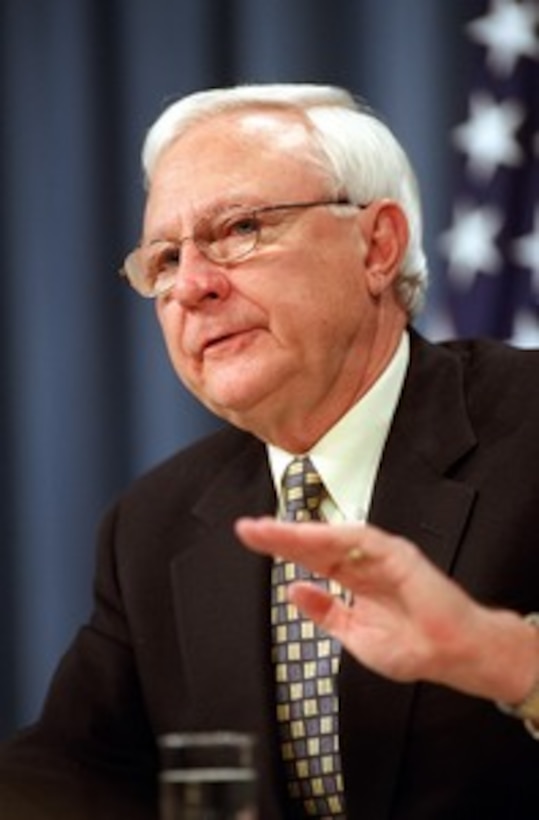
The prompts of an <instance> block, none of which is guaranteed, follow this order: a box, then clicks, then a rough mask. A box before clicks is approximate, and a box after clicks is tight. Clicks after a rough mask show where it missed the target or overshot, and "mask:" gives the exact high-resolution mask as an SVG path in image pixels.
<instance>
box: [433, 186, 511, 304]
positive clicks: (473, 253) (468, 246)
mask: <svg viewBox="0 0 539 820" xmlns="http://www.w3.org/2000/svg"><path fill="white" fill-rule="evenodd" d="M501 226H502V218H501V215H500V213H499V211H498V209H497V208H493V207H491V206H490V205H486V206H484V207H477V208H474V207H473V206H471V205H470V204H469V203H463V202H460V203H457V205H456V207H455V213H454V218H453V225H452V227H451V228H450V229H449V230H447V231H445V233H443V234H442V235H441V237H440V247H441V249H442V251H443V253H444V255H445V256H446V257H447V260H448V272H449V275H450V277H451V280H452V281H453V283H454V284H455V285H457V286H460V287H462V288H469V287H470V286H471V285H472V284H473V282H474V280H475V277H476V275H477V273H478V272H479V271H481V272H482V273H489V274H496V273H498V272H499V271H500V269H501V264H502V259H501V255H500V252H499V250H498V249H497V247H496V237H497V235H498V233H499V231H500V228H501Z"/></svg>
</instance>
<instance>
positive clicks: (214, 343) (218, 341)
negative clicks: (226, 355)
mask: <svg viewBox="0 0 539 820" xmlns="http://www.w3.org/2000/svg"><path fill="white" fill-rule="evenodd" d="M256 331H257V328H255V327H252V326H249V327H241V328H235V329H234V330H226V331H224V332H221V333H212V334H211V336H209V337H208V338H205V339H202V340H200V341H199V342H198V344H197V345H195V350H196V355H197V356H198V358H203V357H204V356H205V355H207V354H210V355H211V354H212V353H216V352H218V351H220V350H224V349H225V348H227V349H229V348H231V347H232V346H233V345H238V346H239V345H241V344H242V343H244V342H245V341H247V339H248V337H249V336H251V335H252V334H253V333H255V332H256Z"/></svg>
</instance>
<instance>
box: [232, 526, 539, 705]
mask: <svg viewBox="0 0 539 820" xmlns="http://www.w3.org/2000/svg"><path fill="white" fill-rule="evenodd" d="M236 532H237V534H238V536H239V537H240V539H241V540H242V541H243V542H244V543H245V544H246V545H247V546H248V547H249V548H251V549H252V550H254V551H256V552H260V553H265V554H268V555H272V556H275V557H276V556H280V557H282V558H285V559H288V560H291V561H294V562H296V563H299V564H302V565H304V566H305V567H307V568H308V569H310V570H311V571H313V572H315V573H318V574H319V575H323V576H326V577H331V578H334V579H336V580H337V581H339V582H340V583H341V584H342V586H343V587H344V588H345V589H346V590H347V591H348V593H349V595H348V600H347V599H346V596H345V599H344V600H343V599H340V598H333V597H332V596H331V595H329V594H328V593H327V592H326V591H324V590H322V589H321V588H320V587H318V586H316V584H315V583H307V582H295V583H293V584H291V585H290V589H289V600H290V601H291V602H292V603H294V604H295V605H296V606H297V607H298V609H300V610H301V611H302V612H303V614H304V615H306V616H307V617H309V618H311V619H312V620H313V621H314V622H315V623H317V624H318V625H319V626H320V627H322V628H323V629H324V630H326V631H327V632H328V633H330V634H332V635H333V636H335V637H336V638H338V639H339V640H340V641H341V643H342V645H343V646H344V647H345V648H346V649H347V650H348V652H350V653H351V654H352V655H354V656H355V657H356V658H357V659H358V660H359V661H360V662H362V663H363V664H365V665H366V666H368V667H369V668H371V669H373V670H374V671H376V672H378V673H380V674H382V675H385V676H387V677H389V678H392V679H393V680H396V681H415V680H427V681H433V682H437V683H441V684H445V685H447V686H451V687H453V688H456V689H458V690H460V691H463V692H467V693H469V694H474V695H479V696H483V697H486V698H490V699H493V700H502V701H506V702H518V701H520V700H521V699H522V698H524V697H525V696H526V695H527V694H528V692H529V691H530V690H531V688H532V686H533V685H534V683H535V681H536V679H537V676H538V674H539V641H538V637H537V632H536V629H535V628H534V627H532V626H530V624H528V623H526V622H525V621H524V620H523V619H522V617H520V616H518V615H517V614H516V613H513V612H508V611H502V610H494V609H490V608H487V607H484V606H481V605H480V604H479V603H477V602H476V601H474V600H473V599H472V598H471V597H470V596H469V595H468V594H466V592H465V591H464V590H462V589H461V588H460V587H459V586H457V584H455V583H454V582H453V581H452V580H450V579H449V578H447V577H446V576H445V575H444V574H443V573H442V572H440V571H439V570H438V569H437V568H436V567H435V566H434V565H433V564H432V563H431V562H430V561H428V560H427V558H426V557H425V556H424V555H423V554H422V553H421V551H420V550H419V548H418V547H416V546H415V545H414V544H412V543H410V542H409V541H407V540H405V539H404V538H400V537H398V536H394V535H390V534H388V533H386V532H383V531H382V530H379V529H376V528H374V527H372V526H367V525H365V526H363V525H361V524H342V525H329V524H320V523H305V524H295V523H294V524H289V523H284V522H281V521H277V520H275V519H273V518H261V519H248V518H243V519H240V520H239V521H238V522H237V524H236Z"/></svg>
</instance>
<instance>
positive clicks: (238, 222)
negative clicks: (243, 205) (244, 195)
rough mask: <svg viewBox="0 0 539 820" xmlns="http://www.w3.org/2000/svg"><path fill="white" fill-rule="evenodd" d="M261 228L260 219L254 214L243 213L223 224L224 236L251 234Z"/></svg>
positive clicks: (222, 232)
mask: <svg viewBox="0 0 539 820" xmlns="http://www.w3.org/2000/svg"><path fill="white" fill-rule="evenodd" d="M259 230H260V219H258V218H257V217H256V216H254V215H253V214H241V215H240V216H236V217H234V218H232V219H228V220H227V221H226V222H224V223H223V224H222V225H221V234H222V236H251V235H253V234H256V233H258V231H259Z"/></svg>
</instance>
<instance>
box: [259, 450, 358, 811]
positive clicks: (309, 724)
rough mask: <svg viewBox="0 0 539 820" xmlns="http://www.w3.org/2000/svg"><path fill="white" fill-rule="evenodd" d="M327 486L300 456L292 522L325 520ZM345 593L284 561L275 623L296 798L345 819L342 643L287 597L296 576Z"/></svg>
mask: <svg viewBox="0 0 539 820" xmlns="http://www.w3.org/2000/svg"><path fill="white" fill-rule="evenodd" d="M324 493H325V490H324V486H323V484H322V482H321V480H320V476H319V475H318V473H317V472H316V470H315V469H314V467H313V465H312V463H311V461H310V460H309V459H308V458H306V457H304V458H296V459H294V461H293V462H292V463H291V464H290V465H289V467H288V468H287V470H286V473H285V477H284V481H283V497H284V502H285V515H284V518H285V520H288V521H319V520H320V503H321V501H322V498H323V496H324ZM313 577H314V579H315V580H316V581H317V583H320V584H325V586H326V588H327V589H330V591H332V592H334V593H336V594H339V593H340V591H341V590H340V587H339V585H338V584H336V583H335V584H334V582H332V581H329V582H328V581H327V580H326V579H320V578H319V576H313V575H312V573H309V571H308V570H306V569H304V568H303V567H300V566H298V565H297V564H293V563H292V562H290V561H284V560H279V559H276V560H275V562H274V565H273V572H272V607H271V620H272V630H273V663H274V668H275V675H276V682H277V690H276V691H277V718H278V724H279V731H280V737H281V750H282V754H283V759H284V762H285V765H286V770H287V775H288V786H289V792H290V796H291V797H292V798H293V799H294V800H297V801H299V802H300V803H301V804H302V805H303V807H304V809H305V812H306V813H307V815H308V816H309V817H319V818H332V820H336V818H344V817H345V814H344V796H343V783H342V775H341V766H340V756H339V735H338V700H337V695H336V677H337V671H338V667H339V656H340V649H341V647H340V644H339V643H338V641H336V640H334V639H332V638H330V637H329V636H327V635H325V634H324V633H323V632H322V631H321V630H319V629H318V628H317V627H316V626H315V625H314V624H313V623H312V621H309V620H307V619H306V618H303V617H302V616H301V615H300V614H299V613H298V610H297V609H296V607H294V606H292V605H291V604H289V603H288V602H287V598H286V588H287V586H288V584H289V583H290V581H293V580H299V579H307V580H313Z"/></svg>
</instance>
